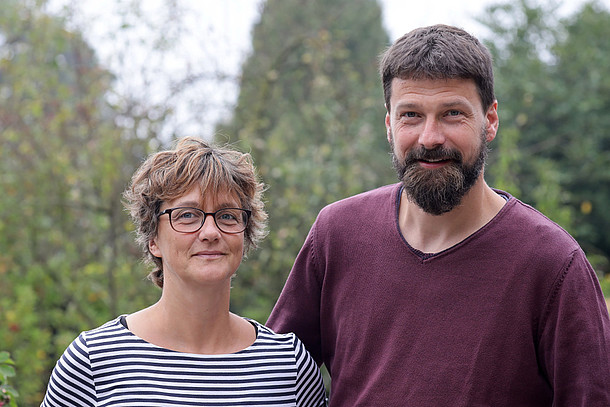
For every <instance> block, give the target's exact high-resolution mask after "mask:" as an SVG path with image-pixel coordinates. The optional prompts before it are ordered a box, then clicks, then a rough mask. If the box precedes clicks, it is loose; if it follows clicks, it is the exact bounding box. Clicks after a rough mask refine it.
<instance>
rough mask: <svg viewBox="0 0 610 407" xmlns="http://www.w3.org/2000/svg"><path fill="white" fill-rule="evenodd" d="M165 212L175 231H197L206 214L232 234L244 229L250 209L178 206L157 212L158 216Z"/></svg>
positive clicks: (222, 230) (220, 228)
mask: <svg viewBox="0 0 610 407" xmlns="http://www.w3.org/2000/svg"><path fill="white" fill-rule="evenodd" d="M165 214H167V215H169V224H170V225H171V227H172V229H174V230H175V231H176V232H180V233H194V232H197V231H198V230H199V229H201V227H202V226H203V224H204V223H205V219H206V218H207V217H208V215H211V216H212V217H213V218H214V223H216V227H217V228H218V229H219V230H220V231H221V232H224V233H231V234H232V233H241V232H243V231H244V230H246V227H247V226H248V220H249V219H250V215H251V214H252V211H249V210H248V209H241V208H223V209H220V210H218V211H216V212H204V211H202V210H201V209H197V208H189V207H180V208H170V209H166V210H164V211H163V212H161V213H160V214H159V217H161V216H162V215H165Z"/></svg>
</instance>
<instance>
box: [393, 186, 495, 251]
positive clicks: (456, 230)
mask: <svg viewBox="0 0 610 407" xmlns="http://www.w3.org/2000/svg"><path fill="white" fill-rule="evenodd" d="M505 203H506V200H505V199H504V198H502V197H501V196H500V195H498V194H497V193H496V192H495V191H494V190H492V189H491V188H490V187H489V186H488V185H487V184H486V183H485V181H484V180H483V179H482V178H481V179H480V180H479V181H477V183H476V184H475V185H474V186H473V187H472V188H471V189H470V191H468V193H467V194H466V195H465V196H464V198H463V199H462V201H461V203H460V205H458V206H457V207H455V208H454V209H453V210H451V211H449V212H447V213H444V214H442V215H431V214H429V213H426V212H424V211H423V210H422V209H421V208H420V207H419V206H417V205H416V204H415V203H414V202H413V201H412V200H410V199H409V198H408V197H407V196H406V193H405V192H404V191H403V193H402V196H401V201H400V212H399V224H400V230H401V233H402V235H403V236H404V238H405V240H406V241H407V242H408V243H409V245H410V246H411V247H413V248H414V249H417V250H419V251H421V252H423V253H438V252H441V251H443V250H446V249H448V248H450V247H452V246H455V245H456V244H458V243H460V242H461V241H463V240H464V239H466V238H467V237H468V236H470V235H472V234H473V233H475V232H476V231H477V230H479V229H480V228H482V227H483V226H485V225H486V224H487V223H488V222H489V221H490V220H491V219H493V217H494V216H496V214H497V213H498V212H499V211H500V209H502V207H503V206H504V204H505Z"/></svg>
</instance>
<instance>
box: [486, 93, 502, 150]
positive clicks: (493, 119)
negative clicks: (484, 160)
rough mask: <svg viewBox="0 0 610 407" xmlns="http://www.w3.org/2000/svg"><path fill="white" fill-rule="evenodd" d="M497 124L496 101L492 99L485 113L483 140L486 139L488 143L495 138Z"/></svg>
mask: <svg viewBox="0 0 610 407" xmlns="http://www.w3.org/2000/svg"><path fill="white" fill-rule="evenodd" d="M499 126H500V118H499V117H498V101H497V100H494V102H493V103H492V104H491V106H490V107H489V109H487V113H485V130H486V131H485V140H487V142H488V143H489V142H490V141H492V140H493V139H495V138H496V134H498V127H499Z"/></svg>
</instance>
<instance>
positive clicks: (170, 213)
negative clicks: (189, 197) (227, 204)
mask: <svg viewBox="0 0 610 407" xmlns="http://www.w3.org/2000/svg"><path fill="white" fill-rule="evenodd" d="M177 209H193V210H196V211H199V212H201V213H203V220H202V221H201V225H199V227H198V228H197V229H196V230H193V231H191V232H182V231H179V230H176V228H175V227H174V223H173V222H172V212H173V211H175V210H177ZM230 209H237V210H240V211H243V212H244V213H245V214H246V222H245V223H244V228H243V229H242V230H240V231H239V232H227V231H225V230H223V229H222V228H221V227H220V226H219V225H218V222H217V221H216V214H217V213H218V212H222V211H226V210H230ZM166 214H167V216H168V218H169V225H170V226H171V228H172V229H173V230H174V231H175V232H178V233H196V232H199V231H200V230H201V228H202V227H203V225H204V224H205V220H206V219H207V218H208V215H211V216H212V219H214V224H215V225H216V227H217V228H218V230H220V231H221V232H222V233H226V234H228V235H236V234H238V233H242V232H243V231H245V230H246V229H247V228H248V223H250V217H251V216H252V211H251V210H250V209H244V208H221V209H219V210H217V211H215V212H206V211H203V210H201V209H199V208H194V207H192V206H177V207H175V208H168V209H165V210H164V211H163V212H161V213H160V214H159V215H158V216H157V218H160V217H161V216H163V215H166Z"/></svg>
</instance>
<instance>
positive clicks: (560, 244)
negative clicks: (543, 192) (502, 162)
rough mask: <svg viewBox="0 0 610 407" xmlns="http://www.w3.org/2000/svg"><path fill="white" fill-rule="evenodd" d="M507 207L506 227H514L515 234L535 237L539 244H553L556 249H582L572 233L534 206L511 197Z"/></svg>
mask: <svg viewBox="0 0 610 407" xmlns="http://www.w3.org/2000/svg"><path fill="white" fill-rule="evenodd" d="M506 209H507V211H506V219H507V225H506V227H507V228H510V229H512V231H513V232H514V233H515V234H517V235H523V236H524V237H534V238H535V240H536V241H537V242H538V243H537V244H538V245H540V246H547V245H551V246H554V250H556V249H559V248H562V249H564V250H567V251H569V252H573V251H574V250H576V249H580V245H579V244H578V242H577V241H576V239H574V237H572V235H570V234H569V233H568V232H567V231H566V230H565V229H564V228H563V227H562V226H561V225H559V224H558V223H556V222H555V221H553V220H552V219H550V218H549V217H547V216H546V215H545V214H543V213H542V212H540V211H539V210H537V209H536V208H534V207H533V206H531V205H528V204H526V203H524V202H522V201H520V200H519V199H517V198H515V197H511V199H510V200H509V202H508V204H507V208H506ZM501 214H502V212H501Z"/></svg>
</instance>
